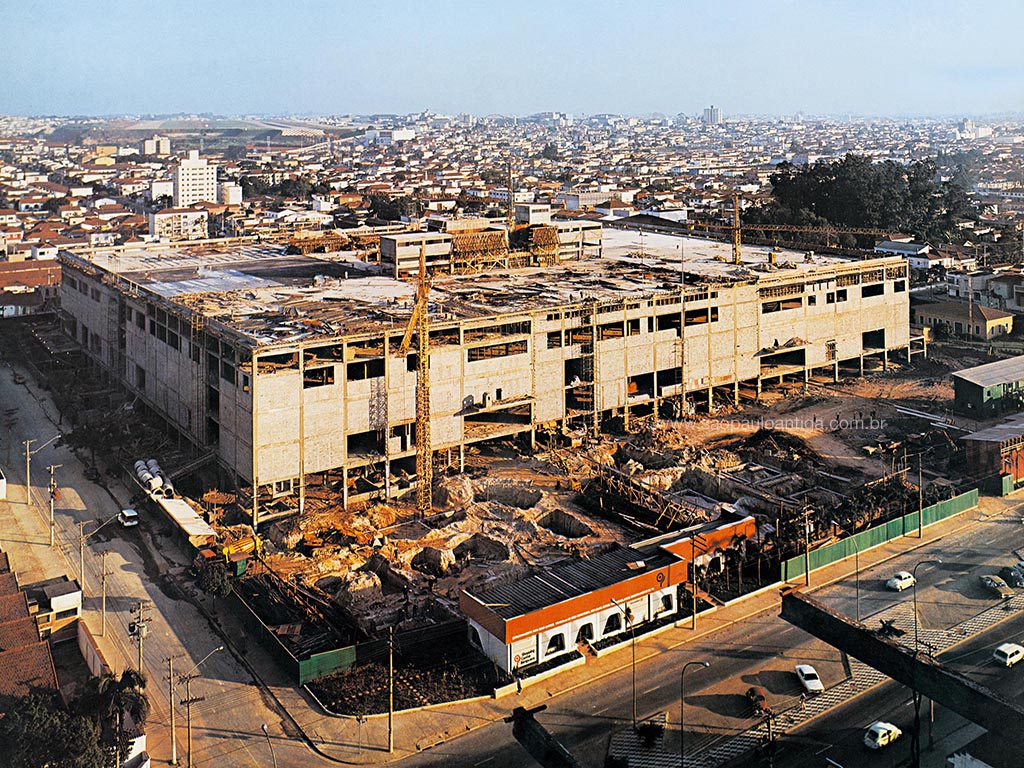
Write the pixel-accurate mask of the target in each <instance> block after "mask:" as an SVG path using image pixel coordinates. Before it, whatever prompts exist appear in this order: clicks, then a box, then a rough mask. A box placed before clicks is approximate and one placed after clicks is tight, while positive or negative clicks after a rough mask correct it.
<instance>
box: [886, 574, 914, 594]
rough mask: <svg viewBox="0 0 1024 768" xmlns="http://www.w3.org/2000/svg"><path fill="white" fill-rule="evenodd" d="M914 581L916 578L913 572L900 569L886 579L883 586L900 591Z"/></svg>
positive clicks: (909, 586)
mask: <svg viewBox="0 0 1024 768" xmlns="http://www.w3.org/2000/svg"><path fill="white" fill-rule="evenodd" d="M916 583H917V579H915V578H914V574H912V573H910V572H909V571H900V572H899V573H897V574H896V575H894V576H893V577H892V578H891V579H889V580H888V581H886V582H885V586H887V587H888V588H889V589H892V590H894V591H896V592H902V591H903V590H904V589H910V588H911V587H912V586H914V584H916Z"/></svg>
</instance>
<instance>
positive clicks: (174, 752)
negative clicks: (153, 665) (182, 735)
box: [167, 653, 184, 765]
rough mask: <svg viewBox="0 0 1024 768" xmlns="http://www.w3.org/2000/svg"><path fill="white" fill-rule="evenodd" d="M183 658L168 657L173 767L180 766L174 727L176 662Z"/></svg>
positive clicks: (176, 734)
mask: <svg viewBox="0 0 1024 768" xmlns="http://www.w3.org/2000/svg"><path fill="white" fill-rule="evenodd" d="M183 656H184V654H181V653H178V654H174V655H171V656H168V657H167V698H168V699H169V700H170V703H171V765H177V764H178V732H177V729H176V728H175V727H174V688H175V686H174V660H175V659H180V658H182V657H183Z"/></svg>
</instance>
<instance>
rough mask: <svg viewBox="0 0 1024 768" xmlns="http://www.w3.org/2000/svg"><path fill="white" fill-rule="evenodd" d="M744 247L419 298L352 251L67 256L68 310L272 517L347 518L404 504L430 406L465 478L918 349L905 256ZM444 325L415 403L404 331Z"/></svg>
mask: <svg viewBox="0 0 1024 768" xmlns="http://www.w3.org/2000/svg"><path fill="white" fill-rule="evenodd" d="M638 247H639V251H638ZM728 252H729V251H728V247H726V246H721V245H718V244H715V243H707V242H701V241H685V242H684V241H682V240H681V239H680V238H675V237H670V236H661V235H651V234H647V235H646V238H644V237H643V236H638V233H635V232H620V231H613V232H606V233H605V237H604V242H603V256H601V257H594V258H583V259H580V260H573V261H567V262H563V263H558V261H557V260H552V263H545V264H540V265H536V266H532V267H525V268H518V269H491V270H489V271H483V272H479V273H478V274H473V275H459V274H455V275H450V274H449V275H444V274H440V273H435V274H434V276H433V279H432V284H431V285H430V287H429V301H424V302H422V303H417V302H416V294H417V286H415V285H413V284H410V283H408V282H403V281H401V280H399V279H396V278H395V277H393V276H392V275H384V274H380V272H381V267H380V266H378V265H370V264H365V263H363V262H360V261H358V260H357V259H355V257H354V256H351V255H346V254H337V253H335V254H305V255H304V254H298V255H295V254H293V255H289V254H287V253H286V250H285V247H284V246H281V245H273V244H268V243H257V242H253V243H248V244H239V243H234V244H231V245H230V246H219V245H217V244H213V243H204V244H201V245H191V246H190V245H174V246H172V245H167V244H161V245H147V246H123V247H117V248H105V249H94V250H90V251H82V252H76V253H70V252H65V253H62V254H61V262H62V266H63V281H64V284H63V313H64V322H65V328H66V330H67V332H68V333H69V334H70V335H72V336H73V337H74V338H76V339H77V340H78V341H79V343H80V344H81V346H82V347H83V349H84V350H85V351H86V353H87V354H88V355H89V357H90V358H91V359H92V360H93V361H94V362H95V363H97V364H99V365H100V366H102V367H103V368H105V369H106V370H107V371H109V372H110V374H111V376H112V377H113V378H114V379H116V380H117V381H118V382H120V383H121V385H123V386H124V387H125V388H126V389H127V390H128V391H130V392H131V393H133V395H134V396H136V397H137V398H138V399H139V400H140V401H141V402H143V403H145V404H146V405H148V406H149V408H151V409H152V410H153V411H155V412H156V413H158V414H160V415H161V416H162V417H163V418H165V419H166V420H167V421H168V422H169V423H170V424H172V425H173V426H174V427H175V428H176V429H177V430H179V431H180V433H181V434H182V435H184V436H186V437H187V438H188V440H190V441H191V442H192V443H193V444H194V445H195V446H196V447H197V448H198V449H199V450H201V451H203V452H206V453H208V454H210V455H211V456H215V457H216V460H217V461H218V462H219V464H220V465H221V467H222V469H223V470H224V472H225V473H226V475H227V476H228V477H230V478H232V479H234V481H235V482H237V483H238V485H239V486H240V487H242V488H243V489H244V488H249V489H251V492H252V518H253V523H254V524H258V523H259V522H261V521H263V520H266V519H269V518H270V517H274V516H277V515H282V514H290V513H293V512H295V511H296V510H298V511H301V510H302V509H303V507H304V499H305V493H306V488H307V487H309V486H317V487H324V486H326V487H329V488H335V489H337V490H338V492H339V496H340V498H341V501H342V503H343V504H344V505H345V506H346V507H348V506H349V505H350V504H352V503H354V502H359V501H364V500H368V499H372V498H387V497H392V496H397V495H400V494H403V493H405V492H407V491H408V489H410V488H412V487H414V486H415V480H416V476H417V471H416V470H417V462H416V459H417V455H416V454H417V429H416V423H417V413H418V411H419V412H420V416H421V424H425V426H426V427H429V429H428V430H427V429H423V430H421V431H424V432H425V433H426V434H428V435H429V448H430V449H431V452H432V456H433V457H434V459H435V461H439V462H443V463H445V464H446V465H447V466H452V467H456V468H461V467H462V466H463V465H464V460H465V452H466V450H467V448H469V447H470V446H472V445H473V444H475V443H481V442H485V441H494V440H507V439H510V438H516V439H520V440H522V441H524V443H526V444H530V445H533V444H535V442H536V440H537V433H538V431H539V430H543V431H544V432H545V433H547V434H548V435H551V436H555V435H559V434H560V435H565V434H569V433H573V432H576V433H581V432H583V431H586V432H590V433H596V432H597V431H598V430H599V429H600V427H601V424H602V421H603V420H604V419H606V418H608V417H612V416H620V417H622V418H624V419H626V420H627V421H628V419H629V418H631V416H633V415H638V414H648V413H652V412H653V413H655V414H657V413H659V409H661V412H662V413H664V412H666V410H668V409H671V411H672V412H673V413H680V412H681V411H682V409H689V408H691V407H693V406H694V405H695V404H696V405H698V406H699V407H701V408H703V407H711V408H713V407H714V406H715V404H716V403H717V402H728V403H733V402H738V401H739V399H740V397H741V394H743V393H749V394H750V395H751V396H756V395H757V394H759V393H760V391H761V388H762V386H763V385H764V384H765V383H766V382H770V381H773V380H774V381H779V380H782V379H783V378H787V377H788V378H792V379H796V380H798V381H805V380H806V379H807V378H808V377H809V376H810V375H811V373H812V372H813V371H816V370H818V371H820V370H821V369H825V370H828V371H829V372H831V373H832V374H834V375H835V376H836V377H838V376H839V375H840V372H841V370H842V369H843V368H846V369H848V370H851V371H854V372H857V371H860V372H863V370H864V365H865V359H866V358H875V359H877V360H878V361H880V364H881V365H885V364H886V363H887V362H888V359H889V356H890V355H891V354H893V353H894V352H896V351H897V350H899V351H900V352H901V354H903V355H905V356H909V355H911V354H912V349H911V344H912V339H911V337H910V328H909V311H908V299H907V296H908V293H907V288H908V283H907V266H906V262H905V261H904V260H903V259H901V258H899V257H891V258H888V257H887V258H880V259H871V260H866V261H857V262H848V261H840V260H835V259H826V258H822V257H820V256H818V257H815V256H812V255H804V254H784V255H782V256H777V255H776V254H769V253H768V252H767V251H763V252H758V251H756V250H755V249H750V251H749V252H748V253H745V254H744V261H743V262H742V263H740V264H734V263H730V260H729V259H728V258H727V254H728ZM439 272H441V271H439ZM420 290H421V292H422V290H423V287H422V286H421V287H420ZM421 306H422V307H423V309H425V311H426V316H425V317H422V318H420V319H419V321H418V324H417V325H416V326H415V327H413V326H410V318H411V316H412V315H413V310H414V309H415V308H416V307H421ZM428 325H429V332H428V334H427V338H428V339H429V345H428V347H429V359H428V363H429V364H428V366H427V373H429V387H428V388H426V389H425V390H424V389H423V388H422V387H421V390H420V392H419V393H418V392H417V378H418V377H420V378H421V381H423V380H424V378H423V374H424V371H423V369H422V366H420V365H419V357H418V355H419V350H420V349H421V345H419V344H416V345H413V346H412V347H410V345H409V338H410V336H409V334H408V333H407V328H408V329H409V331H410V332H411V331H414V330H417V329H418V330H419V331H422V328H424V327H427V326H428ZM426 413H429V419H428V420H426V421H425V422H424V421H423V420H422V419H423V418H424V414H426ZM423 453H425V452H423Z"/></svg>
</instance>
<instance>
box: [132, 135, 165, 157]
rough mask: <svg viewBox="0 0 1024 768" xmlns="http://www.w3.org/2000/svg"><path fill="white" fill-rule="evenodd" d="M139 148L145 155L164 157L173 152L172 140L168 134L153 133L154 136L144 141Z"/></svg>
mask: <svg viewBox="0 0 1024 768" xmlns="http://www.w3.org/2000/svg"><path fill="white" fill-rule="evenodd" d="M139 150H140V151H141V152H142V154H143V155H148V156H156V157H163V156H165V155H169V154H171V140H170V139H169V138H167V137H166V136H160V135H158V134H153V138H151V139H145V140H144V141H143V142H142V145H141V146H140V147H139Z"/></svg>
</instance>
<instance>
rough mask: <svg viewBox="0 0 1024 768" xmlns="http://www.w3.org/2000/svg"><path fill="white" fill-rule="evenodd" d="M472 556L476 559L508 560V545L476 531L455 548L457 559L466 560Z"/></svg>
mask: <svg viewBox="0 0 1024 768" xmlns="http://www.w3.org/2000/svg"><path fill="white" fill-rule="evenodd" d="M470 557H472V558H473V559H474V560H490V561H504V560H508V557H509V549H508V545H507V544H503V543H502V542H500V541H495V540H494V539H492V538H490V537H489V536H484V535H483V534H482V533H475V534H473V535H472V536H470V537H469V538H468V539H466V540H465V541H464V542H462V543H461V544H459V546H457V547H456V548H455V559H456V560H459V561H461V560H466V559H468V558H470Z"/></svg>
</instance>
